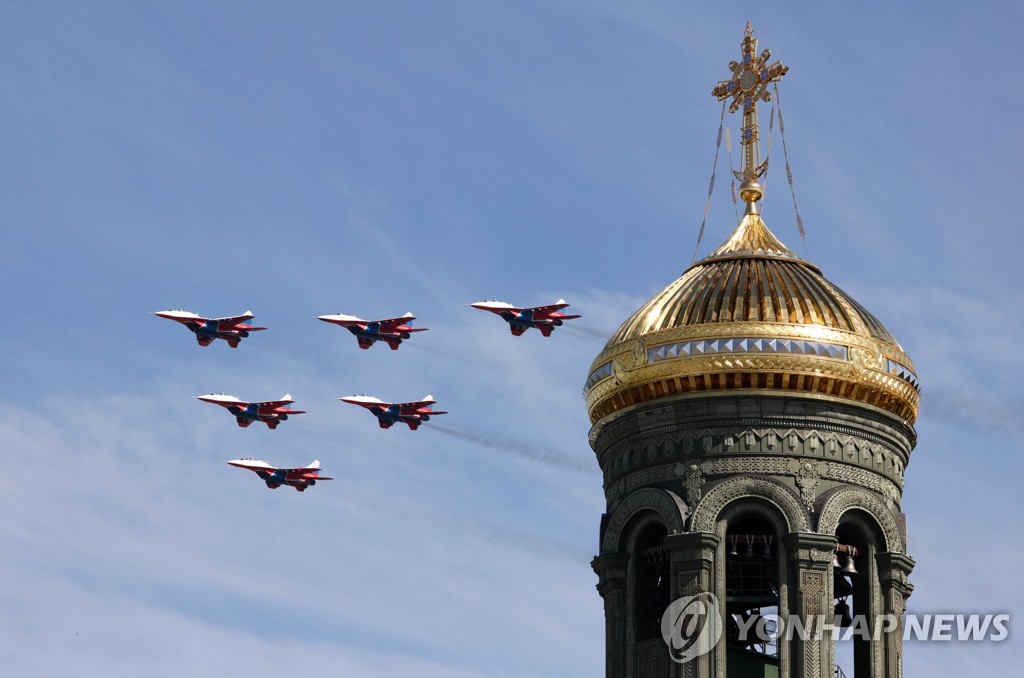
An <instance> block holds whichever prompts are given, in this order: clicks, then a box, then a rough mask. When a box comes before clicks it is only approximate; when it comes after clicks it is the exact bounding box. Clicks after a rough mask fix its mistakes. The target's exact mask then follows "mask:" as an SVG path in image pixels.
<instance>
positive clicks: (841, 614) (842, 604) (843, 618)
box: [835, 598, 853, 628]
mask: <svg viewBox="0 0 1024 678" xmlns="http://www.w3.org/2000/svg"><path fill="white" fill-rule="evenodd" d="M835 616H836V617H838V624H839V626H840V627H842V628H846V627H848V626H851V625H852V624H853V616H852V615H851V614H850V606H849V605H848V604H847V603H846V598H843V599H841V600H840V601H839V602H838V603H836V609H835Z"/></svg>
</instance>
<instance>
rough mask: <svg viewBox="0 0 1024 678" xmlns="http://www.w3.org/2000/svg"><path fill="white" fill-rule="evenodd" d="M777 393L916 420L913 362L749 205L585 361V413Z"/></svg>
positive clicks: (592, 414) (879, 325) (604, 414)
mask: <svg viewBox="0 0 1024 678" xmlns="http://www.w3.org/2000/svg"><path fill="white" fill-rule="evenodd" d="M723 392H727V393H735V392H761V393H765V392H771V393H778V392H785V393H789V394H811V395H813V396H815V397H822V398H831V399H837V400H841V401H842V400H845V401H855V402H856V403H858V404H861V405H864V404H866V405H870V406H874V407H878V408H881V409H883V410H886V411H888V412H891V413H893V414H895V415H897V416H899V417H901V418H902V419H904V420H905V421H907V423H908V424H913V423H914V420H915V419H916V418H917V408H918V404H919V402H920V387H919V384H918V381H917V376H916V374H915V372H914V365H913V363H912V362H911V361H910V358H909V357H908V356H907V355H906V353H904V352H903V349H902V348H901V347H900V345H899V343H898V342H897V341H896V340H895V339H894V338H893V336H892V335H891V334H890V333H889V331H888V330H886V329H885V327H884V326H883V325H882V323H880V322H879V321H878V319H876V318H875V317H874V316H873V315H871V314H870V313H868V312H867V311H866V310H865V309H864V308H863V307H862V306H861V305H860V304H858V303H857V302H856V301H854V300H853V299H852V298H851V297H850V296H849V295H847V294H846V293H845V292H843V291H842V290H841V289H839V288H838V287H836V286H835V285H833V284H832V283H830V282H829V281H828V280H826V279H825V277H824V276H822V274H821V271H820V270H819V269H818V268H817V267H816V266H814V265H813V264H811V263H809V262H807V261H804V260H802V259H800V258H799V257H798V256H796V255H795V254H794V253H793V252H791V251H790V250H789V249H788V248H787V247H786V246H785V245H783V244H782V243H781V242H780V241H779V239H778V238H776V237H775V235H774V234H772V232H771V231H769V230H768V227H767V226H765V224H764V221H762V220H761V217H760V215H758V214H757V213H756V210H748V213H747V214H746V215H745V216H744V217H743V221H741V222H740V225H739V226H738V227H737V229H736V231H735V232H734V233H733V234H732V236H730V238H729V239H728V240H727V241H726V242H725V243H724V244H723V245H722V246H721V247H719V248H718V249H717V250H715V251H714V252H713V253H711V254H710V255H709V256H708V257H706V258H704V259H702V260H701V261H699V262H697V263H696V264H694V265H692V266H690V267H689V268H688V269H686V271H684V272H683V274H682V276H680V277H679V279H677V280H676V281H675V282H673V283H672V284H671V285H669V286H668V287H666V288H665V289H664V290H662V291H661V292H659V293H658V294H656V295H655V296H654V297H653V298H652V299H651V300H650V301H648V302H647V303H646V304H644V305H643V306H642V307H641V308H640V309H639V310H638V311H637V312H636V313H634V314H633V315H632V317H630V318H629V319H628V320H627V321H626V322H624V323H623V324H622V326H621V327H620V328H619V329H618V331H617V332H615V334H613V335H612V337H611V339H609V340H608V343H607V344H606V345H605V347H604V350H603V351H601V353H600V354H598V356H597V358H596V359H595V360H594V362H593V365H592V366H591V370H590V375H589V378H588V379H587V383H586V386H585V388H584V394H585V396H586V402H587V409H588V411H589V413H590V420H591V422H592V423H596V422H598V421H599V420H601V419H603V418H605V417H607V416H608V415H610V414H612V413H614V412H617V411H619V410H621V409H623V408H626V407H630V406H632V405H637V404H639V403H643V402H647V401H650V400H654V399H658V398H667V397H676V396H679V395H682V394H691V393H702V394H712V393H723Z"/></svg>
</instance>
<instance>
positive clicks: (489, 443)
mask: <svg viewBox="0 0 1024 678" xmlns="http://www.w3.org/2000/svg"><path fill="white" fill-rule="evenodd" d="M426 428H428V429H431V430H434V431H437V432H438V433H443V434H445V435H446V436H451V437H452V438H458V439H459V440H465V441H467V442H470V443H474V444H476V445H481V446H483V447H489V448H491V449H492V450H498V451H500V452H508V453H510V454H513V455H515V456H517V457H519V458H520V459H527V460H529V461H536V462H540V463H542V464H548V465H550V466H558V467H560V468H565V469H570V470H573V471H579V472H581V473H587V474H591V475H596V474H597V468H596V467H595V464H588V463H586V462H583V461H580V460H577V459H573V458H571V457H568V456H566V455H563V454H559V453H556V452H552V451H551V450H545V449H542V448H535V447H532V446H530V445H527V444H526V443H524V442H521V441H517V440H512V439H510V438H491V437H489V436H483V435H480V434H478V433H473V432H470V431H460V430H458V429H454V428H448V427H447V426H442V425H440V424H435V423H433V422H431V423H429V424H427V425H426Z"/></svg>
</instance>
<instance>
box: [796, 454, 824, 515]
mask: <svg viewBox="0 0 1024 678" xmlns="http://www.w3.org/2000/svg"><path fill="white" fill-rule="evenodd" d="M793 475H794V476H795V477H796V486H797V487H799V488H800V499H802V500H803V502H804V507H805V508H806V509H807V510H808V511H811V512H813V511H814V499H815V497H816V496H817V495H816V489H817V487H818V478H819V474H818V463H817V462H812V461H805V462H804V463H802V464H800V468H799V469H797V472H796V473H794V474H793Z"/></svg>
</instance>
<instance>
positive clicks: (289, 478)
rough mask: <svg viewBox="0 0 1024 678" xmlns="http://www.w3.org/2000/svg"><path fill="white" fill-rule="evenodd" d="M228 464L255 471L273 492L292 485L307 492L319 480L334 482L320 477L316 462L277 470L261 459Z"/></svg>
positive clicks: (242, 460) (318, 465) (233, 461)
mask: <svg viewBox="0 0 1024 678" xmlns="http://www.w3.org/2000/svg"><path fill="white" fill-rule="evenodd" d="M228 463H229V464H231V465H232V466H237V467H238V468H247V469H249V470H250V471H253V472H254V473H255V474H256V475H258V476H259V477H260V478H262V479H263V482H265V483H266V484H267V487H269V488H270V489H272V490H276V489H277V488H279V487H281V486H282V485H291V486H292V487H294V488H295V489H296V490H298V491H299V492H305V491H306V488H307V487H312V486H313V485H316V482H317V481H318V480H334V478H328V477H327V476H321V475H320V462H319V461H314V462H313V463H312V464H310V465H309V466H305V467H303V468H275V467H274V466H271V465H270V464H268V463H267V462H265V461H262V460H260V459H232V460H231V461H229V462H228Z"/></svg>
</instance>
